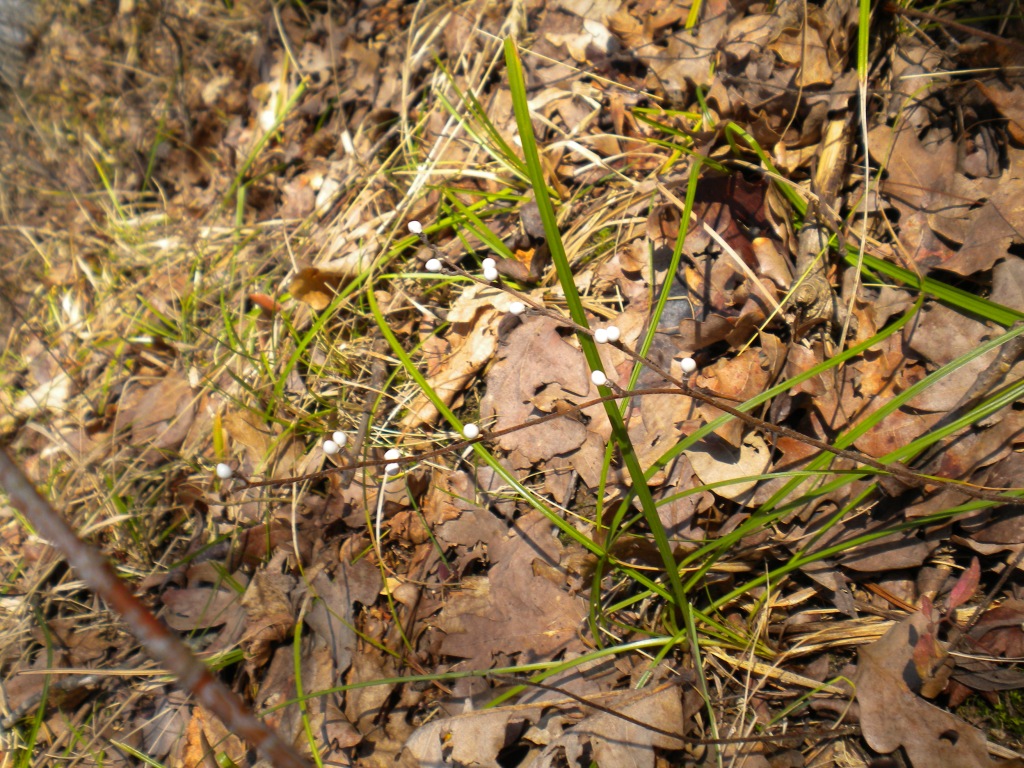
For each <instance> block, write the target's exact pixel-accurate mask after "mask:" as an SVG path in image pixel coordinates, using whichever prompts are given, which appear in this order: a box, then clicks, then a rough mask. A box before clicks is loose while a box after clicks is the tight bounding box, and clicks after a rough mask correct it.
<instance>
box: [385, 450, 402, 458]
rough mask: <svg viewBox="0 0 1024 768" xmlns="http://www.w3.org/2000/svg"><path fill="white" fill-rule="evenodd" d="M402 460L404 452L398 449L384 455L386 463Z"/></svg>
mask: <svg viewBox="0 0 1024 768" xmlns="http://www.w3.org/2000/svg"><path fill="white" fill-rule="evenodd" d="M400 458H402V452H401V451H400V450H398V449H397V448H391V449H389V450H388V452H387V453H385V454H384V461H394V460H395V459H400Z"/></svg>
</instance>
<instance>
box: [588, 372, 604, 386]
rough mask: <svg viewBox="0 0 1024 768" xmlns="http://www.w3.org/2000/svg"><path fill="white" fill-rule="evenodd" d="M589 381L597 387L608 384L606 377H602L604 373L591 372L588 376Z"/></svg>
mask: <svg viewBox="0 0 1024 768" xmlns="http://www.w3.org/2000/svg"><path fill="white" fill-rule="evenodd" d="M590 380H591V381H592V382H594V383H595V384H597V386H599V387H603V386H604V385H605V384H607V383H608V377H607V376H605V375H604V371H592V372H591V374H590Z"/></svg>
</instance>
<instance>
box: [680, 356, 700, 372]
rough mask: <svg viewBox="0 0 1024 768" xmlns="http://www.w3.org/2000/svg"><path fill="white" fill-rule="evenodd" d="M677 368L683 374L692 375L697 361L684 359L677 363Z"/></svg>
mask: <svg viewBox="0 0 1024 768" xmlns="http://www.w3.org/2000/svg"><path fill="white" fill-rule="evenodd" d="M679 367H680V368H682V369H683V373H693V372H694V371H696V370H697V361H696V360H694V359H693V358H692V357H684V358H683V359H682V360H680V361H679Z"/></svg>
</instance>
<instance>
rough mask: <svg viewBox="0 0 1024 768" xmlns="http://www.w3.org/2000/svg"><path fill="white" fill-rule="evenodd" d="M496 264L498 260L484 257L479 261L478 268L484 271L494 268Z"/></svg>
mask: <svg viewBox="0 0 1024 768" xmlns="http://www.w3.org/2000/svg"><path fill="white" fill-rule="evenodd" d="M496 266H498V262H496V261H495V260H494V259H484V260H483V261H481V262H480V268H481V269H482V270H483V271H484V272H486V271H487V270H488V269H494V268H495V267H496Z"/></svg>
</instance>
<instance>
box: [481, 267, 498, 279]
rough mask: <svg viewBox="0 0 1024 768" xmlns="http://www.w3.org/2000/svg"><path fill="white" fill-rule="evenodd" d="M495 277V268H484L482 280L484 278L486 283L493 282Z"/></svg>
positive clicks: (496, 277)
mask: <svg viewBox="0 0 1024 768" xmlns="http://www.w3.org/2000/svg"><path fill="white" fill-rule="evenodd" d="M497 279H498V270H496V269H495V268H494V267H491V268H490V269H485V270H484V280H486V281H487V282H488V283H493V282H494V281H495V280H497Z"/></svg>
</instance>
